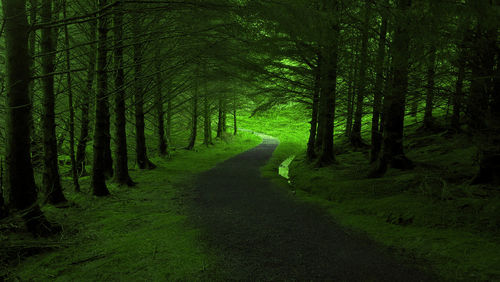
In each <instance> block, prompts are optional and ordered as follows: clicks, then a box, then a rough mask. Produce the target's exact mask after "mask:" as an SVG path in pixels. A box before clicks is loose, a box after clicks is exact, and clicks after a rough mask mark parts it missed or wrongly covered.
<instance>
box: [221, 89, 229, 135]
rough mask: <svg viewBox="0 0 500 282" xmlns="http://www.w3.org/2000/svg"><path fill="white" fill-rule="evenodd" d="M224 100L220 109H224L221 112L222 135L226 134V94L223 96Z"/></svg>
mask: <svg viewBox="0 0 500 282" xmlns="http://www.w3.org/2000/svg"><path fill="white" fill-rule="evenodd" d="M223 96H224V99H223V100H222V101H223V105H222V108H223V109H224V110H223V111H222V133H223V134H225V133H226V132H227V110H228V109H227V97H226V94H224V95H223Z"/></svg>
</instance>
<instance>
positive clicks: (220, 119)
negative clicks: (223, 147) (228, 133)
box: [217, 95, 224, 138]
mask: <svg viewBox="0 0 500 282" xmlns="http://www.w3.org/2000/svg"><path fill="white" fill-rule="evenodd" d="M223 99H224V96H223V95H219V115H218V119H217V138H222V137H223V132H224V125H223V123H224V101H223Z"/></svg>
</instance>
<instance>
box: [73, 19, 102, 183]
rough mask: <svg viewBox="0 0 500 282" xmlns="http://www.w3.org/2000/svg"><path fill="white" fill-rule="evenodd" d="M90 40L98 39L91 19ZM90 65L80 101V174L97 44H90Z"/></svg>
mask: <svg viewBox="0 0 500 282" xmlns="http://www.w3.org/2000/svg"><path fill="white" fill-rule="evenodd" d="M89 23H90V27H89V28H90V38H89V40H90V41H92V42H93V41H95V40H96V35H97V22H96V21H90V22H89ZM88 50H89V65H88V72H87V81H86V83H87V87H86V89H85V91H84V92H83V96H82V98H81V99H82V100H81V103H80V114H81V116H80V134H79V137H78V145H77V147H76V170H77V172H78V174H79V175H84V174H86V171H85V163H86V158H87V154H86V153H87V152H86V150H87V142H88V141H89V139H90V138H89V137H90V136H89V123H90V119H89V111H90V99H91V97H94V95H95V94H94V78H95V75H96V70H95V67H96V57H97V49H96V48H95V44H90V46H89V49H88Z"/></svg>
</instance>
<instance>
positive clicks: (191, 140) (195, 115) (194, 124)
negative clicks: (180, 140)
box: [186, 88, 198, 150]
mask: <svg viewBox="0 0 500 282" xmlns="http://www.w3.org/2000/svg"><path fill="white" fill-rule="evenodd" d="M191 125H192V128H191V137H190V138H189V144H188V146H187V147H186V149H187V150H192V149H193V148H194V145H195V144H196V134H197V132H198V89H197V88H196V89H195V90H194V94H193V121H192V123H191Z"/></svg>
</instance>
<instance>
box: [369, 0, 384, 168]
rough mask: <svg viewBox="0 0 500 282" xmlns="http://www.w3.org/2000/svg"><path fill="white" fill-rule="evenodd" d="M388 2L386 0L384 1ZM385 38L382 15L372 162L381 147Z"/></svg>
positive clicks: (377, 64)
mask: <svg viewBox="0 0 500 282" xmlns="http://www.w3.org/2000/svg"><path fill="white" fill-rule="evenodd" d="M385 4H388V1H385ZM386 39H387V17H386V16H382V23H381V25H380V38H379V42H378V51H377V59H376V62H375V72H376V79H375V89H374V96H373V112H372V136H371V137H372V138H371V139H372V140H371V151H370V163H374V162H375V161H376V160H377V159H378V157H379V153H380V149H381V147H382V132H381V130H380V112H381V110H382V108H381V107H382V98H383V83H384V60H385V46H386V43H385V41H386Z"/></svg>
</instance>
